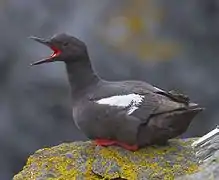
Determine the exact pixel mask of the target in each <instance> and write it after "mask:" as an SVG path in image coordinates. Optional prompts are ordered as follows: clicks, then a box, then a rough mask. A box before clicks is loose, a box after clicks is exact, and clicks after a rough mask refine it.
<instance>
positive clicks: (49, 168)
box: [13, 133, 219, 180]
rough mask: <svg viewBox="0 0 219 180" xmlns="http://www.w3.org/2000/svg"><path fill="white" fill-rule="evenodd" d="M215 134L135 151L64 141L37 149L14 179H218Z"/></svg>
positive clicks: (218, 161) (217, 152) (218, 169)
mask: <svg viewBox="0 0 219 180" xmlns="http://www.w3.org/2000/svg"><path fill="white" fill-rule="evenodd" d="M216 135H217V133H216ZM211 137H212V138H211ZM218 137H219V135H217V136H215V135H214V136H213V135H212V133H211V136H210V135H206V136H203V137H202V139H201V138H200V139H198V140H197V139H194V138H193V139H184V140H182V139H174V140H170V141H169V144H168V145H166V146H150V147H147V148H144V149H141V150H139V151H136V152H131V151H128V150H125V149H122V148H120V147H116V146H111V147H100V146H96V145H94V144H93V143H92V142H90V141H88V142H73V143H64V144H61V145H58V146H55V147H52V148H45V149H42V150H38V151H37V152H36V153H35V154H33V155H32V156H30V158H29V159H28V162H27V165H26V166H25V167H24V168H23V170H22V171H21V172H20V173H18V174H17V175H15V176H14V178H13V179H14V180H29V179H33V180H49V179H54V180H55V179H57V180H68V179H70V180H71V179H76V180H87V179H89V180H95V179H97V180H98V179H108V180H111V179H114V180H116V179H117V180H119V179H120V180H122V179H124V180H126V179H127V180H150V179H152V180H158V179H159V180H161V179H164V180H171V179H177V180H184V179H187V180H196V179H199V180H202V179H203V180H208V179H219V150H218V141H217V139H218ZM206 143H208V145H207V144H206ZM203 145H205V146H203ZM207 147H209V148H207ZM212 147H214V148H212ZM202 149H203V150H202ZM206 158H207V159H206Z"/></svg>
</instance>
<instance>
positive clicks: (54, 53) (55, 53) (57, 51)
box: [51, 47, 61, 58]
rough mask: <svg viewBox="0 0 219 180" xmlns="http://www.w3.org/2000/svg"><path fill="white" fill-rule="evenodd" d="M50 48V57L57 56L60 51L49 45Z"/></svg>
mask: <svg viewBox="0 0 219 180" xmlns="http://www.w3.org/2000/svg"><path fill="white" fill-rule="evenodd" d="M51 49H52V50H53V54H52V55H51V57H52V58H53V57H56V56H58V55H59V54H60V53H61V51H60V50H59V49H57V48H55V47H51Z"/></svg>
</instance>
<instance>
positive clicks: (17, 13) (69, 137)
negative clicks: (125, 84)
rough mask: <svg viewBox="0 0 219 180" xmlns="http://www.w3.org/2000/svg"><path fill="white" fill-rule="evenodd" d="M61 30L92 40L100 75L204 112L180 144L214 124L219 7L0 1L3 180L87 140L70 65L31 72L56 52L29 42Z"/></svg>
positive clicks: (139, 0) (208, 3) (169, 2)
mask: <svg viewBox="0 0 219 180" xmlns="http://www.w3.org/2000/svg"><path fill="white" fill-rule="evenodd" d="M58 32H67V33H70V34H72V35H75V36H77V37H79V38H80V39H82V40H83V41H85V42H86V43H87V45H88V49H89V52H90V56H91V59H92V61H93V64H94V67H95V69H96V71H97V72H98V74H99V75H100V76H101V77H102V78H105V79H107V80H125V79H135V80H143V81H147V82H149V83H152V84H154V85H156V86H158V87H161V88H163V89H165V90H170V89H176V90H181V92H183V93H185V94H188V95H189V96H190V97H191V99H192V100H193V101H195V102H198V103H199V104H201V105H202V106H203V107H205V108H206V110H205V112H203V113H202V114H200V115H199V116H197V118H196V119H195V121H194V122H193V123H192V125H191V127H190V129H189V130H188V131H187V133H186V134H185V135H184V137H192V136H200V135H203V134H204V133H206V132H208V131H209V130H211V129H213V128H214V127H215V125H216V124H217V123H218V120H219V111H218V109H219V83H218V76H219V71H218V70H219V60H218V58H219V1H217V0H193V1H191V0H184V1H175V0H165V1H162V0H135V1H133V0H105V1H99V0H83V1H82V0H62V1H60V0H47V1H44V0H38V1H29V0H19V1H17V0H7V1H6V0H0V146H1V148H0V179H2V180H7V179H11V178H12V176H13V175H14V174H15V173H17V172H18V171H19V170H21V168H22V167H23V165H24V163H25V162H26V159H27V157H28V156H29V155H30V154H32V153H33V152H34V151H36V150H37V149H39V148H42V147H48V146H53V145H58V144H59V143H61V142H69V141H76V140H84V139H86V138H85V137H84V135H83V134H82V133H81V132H80V131H79V130H77V129H76V128H75V126H74V123H73V120H72V118H71V108H70V105H71V99H70V91H69V86H68V82H67V78H66V74H65V67H64V64H63V63H54V64H50V65H42V66H38V67H30V66H29V64H30V63H31V62H33V61H35V60H39V59H40V58H42V57H45V56H48V54H49V53H50V50H49V49H47V48H45V47H44V46H41V45H40V44H37V43H35V42H33V41H31V40H29V39H28V38H27V37H28V36H30V35H36V36H41V37H48V36H51V35H53V34H55V33H58ZM79 78H80V77H79Z"/></svg>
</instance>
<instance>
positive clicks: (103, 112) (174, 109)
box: [31, 33, 203, 151]
mask: <svg viewBox="0 0 219 180" xmlns="http://www.w3.org/2000/svg"><path fill="white" fill-rule="evenodd" d="M31 39H34V40H35V41H37V42H40V43H42V44H44V45H46V46H48V47H50V48H51V49H52V50H53V54H52V55H51V56H50V57H49V58H46V59H43V60H41V61H38V62H35V63H33V64H32V65H37V64H42V63H49V62H54V61H63V62H65V64H66V69H67V74H68V79H69V83H70V86H71V93H72V98H73V102H72V105H73V119H74V121H75V124H76V126H77V127H78V128H79V129H81V131H83V133H84V134H85V135H86V136H87V137H88V138H89V139H92V140H95V142H96V143H97V144H98V145H102V146H109V145H119V146H122V147H123V148H125V149H128V150H133V151H134V150H137V149H138V148H140V147H144V146H147V145H151V144H163V143H166V142H167V141H168V139H170V138H174V137H177V136H179V135H181V134H182V133H183V132H185V131H186V129H187V128H188V126H189V124H190V122H191V121H192V119H193V118H194V117H195V116H196V115H197V114H198V113H199V112H200V111H202V110H203V109H202V108H201V107H199V106H198V105H197V104H195V103H191V102H190V100H189V98H188V97H186V96H185V95H182V94H178V93H176V92H166V91H164V90H161V89H159V88H156V87H154V86H152V85H150V84H148V83H146V82H142V81H117V82H110V81H105V80H102V79H101V78H100V77H98V76H97V74H96V73H95V72H94V71H93V69H92V65H91V61H90V58H89V55H88V52H87V47H86V45H85V44H84V43H83V42H82V41H80V40H79V39H77V38H75V37H72V36H70V35H68V34H65V33H62V34H57V35H55V36H53V37H52V38H49V39H42V38H37V37H31Z"/></svg>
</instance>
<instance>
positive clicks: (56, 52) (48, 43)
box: [29, 36, 61, 66]
mask: <svg viewBox="0 0 219 180" xmlns="http://www.w3.org/2000/svg"><path fill="white" fill-rule="evenodd" d="M29 38H30V39H33V40H34V41H36V42H39V43H41V44H44V45H46V46H48V47H49V48H50V49H52V50H53V54H52V55H50V57H48V58H45V59H42V60H40V61H36V62H34V63H32V64H31V66H33V65H38V64H43V63H50V62H54V61H57V60H56V57H58V56H59V55H60V53H61V51H60V50H59V49H57V48H56V47H54V46H53V45H52V44H51V41H50V40H46V39H43V38H38V37H34V36H31V37H29Z"/></svg>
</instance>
